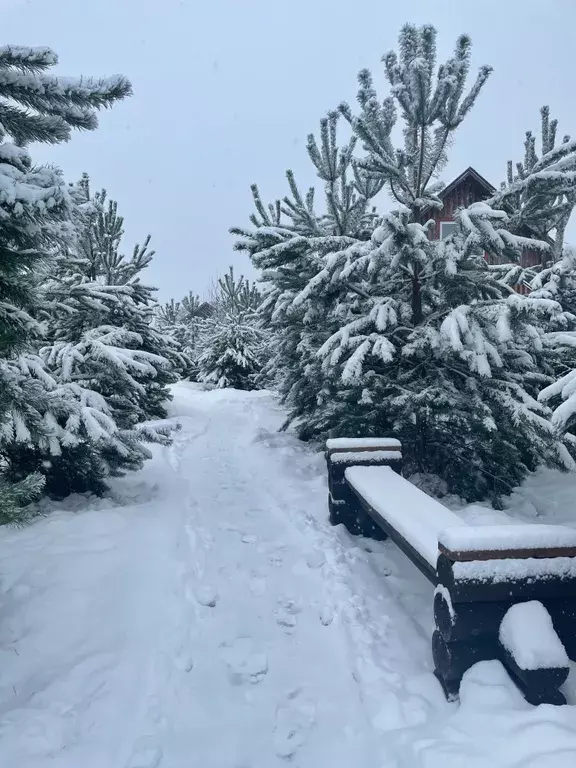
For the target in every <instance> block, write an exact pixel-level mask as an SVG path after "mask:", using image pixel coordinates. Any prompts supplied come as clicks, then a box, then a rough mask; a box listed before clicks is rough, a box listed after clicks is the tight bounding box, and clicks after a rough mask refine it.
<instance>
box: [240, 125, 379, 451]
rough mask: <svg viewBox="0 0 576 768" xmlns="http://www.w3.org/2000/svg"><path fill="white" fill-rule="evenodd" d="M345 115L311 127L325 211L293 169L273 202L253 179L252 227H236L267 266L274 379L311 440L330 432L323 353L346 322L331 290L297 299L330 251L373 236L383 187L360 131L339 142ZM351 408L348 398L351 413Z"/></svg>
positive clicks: (266, 309) (265, 305) (264, 308)
mask: <svg viewBox="0 0 576 768" xmlns="http://www.w3.org/2000/svg"><path fill="white" fill-rule="evenodd" d="M339 118H340V116H339V114H338V113H337V112H331V113H329V115H328V116H327V117H326V118H324V119H322V120H321V121H320V134H319V138H318V139H317V138H316V137H315V136H314V135H313V134H310V135H309V136H308V142H307V149H308V155H309V157H310V159H311V161H312V163H313V164H314V167H315V169H316V172H317V175H318V177H319V179H320V180H321V181H322V183H323V185H324V198H323V199H324V207H325V212H324V213H320V212H317V210H316V205H315V197H316V196H315V190H314V188H310V189H309V190H308V192H307V193H306V195H303V194H302V193H301V191H300V189H299V187H298V185H297V183H296V179H295V177H294V174H293V173H292V171H287V173H286V176H287V180H288V186H289V190H290V194H289V195H287V196H285V197H284V198H283V199H282V200H277V201H276V202H275V203H274V204H270V205H268V206H266V205H264V203H263V202H262V199H261V197H260V192H259V190H258V187H257V186H256V185H253V186H252V194H253V198H254V204H255V209H256V211H255V213H254V214H252V216H251V217H250V221H251V224H252V226H251V227H250V228H234V229H232V230H231V231H232V233H233V234H235V235H238V236H239V240H238V241H237V243H236V245H235V248H236V249H237V250H242V251H246V252H247V253H248V254H249V255H250V258H251V259H252V261H253V263H254V265H255V266H256V267H257V268H258V269H259V270H260V271H261V273H262V282H263V301H262V305H261V310H260V312H261V316H262V318H263V320H264V323H265V326H266V327H267V328H269V329H270V330H271V332H272V333H273V343H272V344H271V348H272V355H271V358H270V360H269V363H268V366H267V367H268V371H267V373H268V378H269V379H272V380H274V381H276V382H277V387H278V389H279V391H280V395H281V398H282V401H283V402H284V404H285V405H286V406H287V407H288V409H289V414H290V415H289V419H288V421H287V424H286V426H287V425H288V424H293V425H295V426H296V427H297V429H298V432H299V434H300V436H301V437H302V438H303V439H308V438H310V437H312V436H314V435H315V434H320V433H322V432H323V431H324V415H325V413H326V410H325V409H324V407H323V403H325V402H330V403H332V404H334V402H335V401H334V397H333V392H332V382H330V381H329V380H327V379H326V377H325V376H324V375H323V373H322V368H321V361H320V359H319V358H318V356H317V354H316V353H317V350H318V349H319V347H320V346H322V344H323V343H324V342H325V341H326V339H327V338H329V336H330V335H331V333H332V332H333V331H335V330H336V329H337V328H338V327H339V325H338V319H337V318H334V317H330V316H329V307H330V302H331V296H330V295H328V294H326V295H324V296H322V297H321V298H319V300H317V301H315V302H310V303H308V304H307V305H306V306H303V305H295V304H294V301H293V300H294V298H295V297H296V296H297V295H299V293H300V292H301V291H302V290H303V289H304V287H305V286H306V285H307V284H308V283H309V281H310V280H311V279H312V278H313V277H314V276H315V275H316V274H317V273H318V271H319V270H320V269H321V268H322V266H323V265H324V262H325V257H326V254H328V253H330V252H332V251H337V250H339V249H342V248H346V247H348V246H350V245H352V244H353V243H355V242H356V241H357V240H365V239H367V238H368V237H369V236H370V232H371V229H372V226H371V224H372V220H373V216H374V212H373V209H371V207H370V201H371V200H372V198H374V197H375V196H376V195H377V194H378V193H379V192H380V191H381V190H382V186H383V185H382V182H381V181H380V180H379V179H376V178H372V177H370V176H369V175H368V174H367V173H366V172H365V171H364V170H363V169H362V168H361V167H360V166H359V164H358V163H357V161H356V160H355V159H354V157H353V151H354V147H355V145H356V138H355V137H352V139H350V141H349V142H348V143H347V144H344V145H343V146H339V144H338V139H337V129H338V122H339ZM337 290H338V289H337ZM354 295H356V296H357V294H354V293H351V298H353V296H354ZM339 390H340V394H341V396H342V400H341V402H342V403H343V404H344V401H345V400H346V397H345V393H344V391H343V389H342V387H341V386H340V387H339ZM354 390H355V388H354V387H351V388H350V392H348V393H347V395H346V396H347V397H348V399H351V400H352V401H353V402H354V403H356V404H357V402H358V396H359V393H358V392H356V391H354ZM347 413H348V408H347V407H346V406H345V405H343V408H342V415H343V417H345V414H347Z"/></svg>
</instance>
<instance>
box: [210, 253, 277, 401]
mask: <svg viewBox="0 0 576 768" xmlns="http://www.w3.org/2000/svg"><path fill="white" fill-rule="evenodd" d="M259 303H260V294H259V293H258V291H257V289H256V287H255V286H254V285H251V284H250V283H249V282H248V281H247V280H245V279H244V277H242V276H240V278H239V279H238V280H236V279H235V277H234V271H233V268H232V267H230V271H229V272H228V274H226V275H225V276H224V278H223V279H221V280H219V281H218V293H217V296H216V305H215V307H214V312H213V314H212V315H211V316H210V317H208V318H206V319H205V320H204V321H203V322H202V324H201V329H200V342H199V344H200V348H201V350H202V351H201V353H200V356H199V357H198V378H199V380H200V381H202V382H205V383H206V384H212V385H214V386H215V387H217V388H225V387H231V388H234V389H256V388H257V379H258V375H259V373H260V372H261V370H262V367H263V365H264V363H265V359H266V355H267V348H266V341H267V337H266V334H265V332H264V331H263V329H262V328H261V323H260V320H259V317H258V314H257V310H258V305H259Z"/></svg>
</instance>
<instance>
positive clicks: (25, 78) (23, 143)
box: [0, 45, 131, 521]
mask: <svg viewBox="0 0 576 768" xmlns="http://www.w3.org/2000/svg"><path fill="white" fill-rule="evenodd" d="M56 63H57V56H56V54H55V53H54V52H53V51H51V50H50V49H48V48H27V47H21V46H13V45H11V46H2V47H0V189H1V190H2V191H1V194H0V212H1V214H2V215H1V216H0V508H1V509H2V514H3V520H4V521H7V520H11V521H15V520H17V519H19V518H20V519H22V518H23V517H24V516H25V515H26V514H27V513H26V510H25V507H26V505H27V503H28V501H30V500H32V499H33V498H34V497H35V496H37V494H38V493H39V492H40V490H41V488H42V484H43V478H42V476H41V475H39V474H31V475H29V476H26V467H19V466H18V464H17V461H15V454H17V453H18V452H19V451H20V450H21V449H23V448H25V447H34V446H39V445H42V446H44V448H45V449H46V450H50V451H51V452H52V453H57V452H58V451H59V450H60V449H61V446H62V443H63V442H64V441H65V440H67V439H72V438H73V433H74V429H75V426H77V424H78V423H79V421H81V419H82V416H86V415H87V411H86V410H85V409H84V407H83V405H82V403H81V402H80V401H79V400H78V399H77V398H75V396H73V395H72V394H71V392H70V391H68V390H63V389H62V388H59V387H58V386H57V383H56V382H55V381H54V379H53V378H52V377H50V375H49V374H48V373H47V372H46V370H45V369H44V366H43V365H42V362H41V360H40V359H39V358H38V357H37V356H35V355H34V354H32V353H31V352H32V350H33V348H34V347H35V345H36V344H37V341H36V340H37V339H38V337H39V335H40V333H41V330H42V327H41V325H40V323H39V322H38V319H37V318H36V314H37V312H36V310H37V309H38V301H39V299H38V283H39V275H41V274H42V271H43V267H44V265H45V264H46V262H47V261H48V260H49V259H50V257H51V255H52V253H53V251H54V249H55V248H56V246H57V245H58V244H59V243H61V242H62V241H63V240H64V239H65V238H66V237H67V236H68V235H69V220H70V217H71V214H72V210H73V201H72V199H71V196H70V194H69V191H68V189H67V187H66V185H65V184H64V182H63V180H62V176H61V173H60V172H59V171H58V170H57V169H55V168H51V167H43V166H39V167H37V166H34V165H33V163H32V160H31V158H30V155H29V153H28V151H27V145H29V144H30V143H32V142H34V141H42V142H47V143H58V142H61V141H67V140H68V139H69V137H70V134H71V130H72V129H73V128H79V129H85V130H92V129H94V128H95V127H96V126H97V119H96V111H97V110H99V109H101V108H103V107H109V106H111V105H112V104H113V103H114V102H115V101H118V100H120V99H122V98H124V97H125V96H128V95H129V94H130V92H131V86H130V83H129V82H128V81H127V80H126V79H125V78H123V77H114V78H110V79H108V80H93V79H77V80H74V79H71V78H61V77H56V76H53V75H50V74H48V73H47V70H49V69H50V68H51V67H52V66H54V65H55V64H56ZM70 420H72V421H73V422H74V424H71V423H70ZM18 478H20V479H19V482H15V481H18ZM7 482H9V483H10V485H7Z"/></svg>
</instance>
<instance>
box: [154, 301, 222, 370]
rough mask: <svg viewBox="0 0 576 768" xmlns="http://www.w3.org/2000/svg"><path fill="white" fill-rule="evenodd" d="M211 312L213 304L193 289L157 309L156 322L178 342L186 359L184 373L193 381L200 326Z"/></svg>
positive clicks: (161, 329) (162, 330) (180, 350)
mask: <svg viewBox="0 0 576 768" xmlns="http://www.w3.org/2000/svg"><path fill="white" fill-rule="evenodd" d="M211 313H212V307H211V305H209V304H208V303H207V302H205V301H202V300H201V299H200V297H199V296H198V295H196V294H194V293H192V291H190V292H189V293H188V294H187V295H186V296H184V298H183V299H182V301H175V300H174V299H171V300H170V301H169V302H166V303H165V304H163V305H162V306H160V307H158V309H157V313H156V324H157V326H158V328H159V330H160V331H161V332H162V333H164V334H167V335H168V336H170V337H171V338H173V339H174V341H175V342H176V345H177V349H178V351H179V352H180V354H181V355H182V356H183V357H184V359H185V368H184V370H183V373H182V375H183V376H184V377H185V378H187V379H190V380H191V381H196V380H197V377H198V366H197V357H198V355H199V349H198V341H199V334H200V326H201V323H202V320H205V319H206V317H208V316H209V315H210V314H211Z"/></svg>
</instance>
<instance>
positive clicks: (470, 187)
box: [422, 178, 540, 295]
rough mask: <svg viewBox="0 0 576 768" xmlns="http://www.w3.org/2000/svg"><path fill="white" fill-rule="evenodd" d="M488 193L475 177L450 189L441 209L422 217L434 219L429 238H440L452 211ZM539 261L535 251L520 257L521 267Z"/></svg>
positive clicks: (522, 289)
mask: <svg viewBox="0 0 576 768" xmlns="http://www.w3.org/2000/svg"><path fill="white" fill-rule="evenodd" d="M488 197H489V194H488V193H487V192H486V189H485V188H484V187H483V186H481V185H480V184H479V183H478V182H477V181H476V180H475V179H473V178H467V179H464V180H463V181H462V183H460V184H458V186H456V187H455V188H454V189H452V190H451V191H450V192H449V193H448V194H447V195H446V197H445V199H444V207H443V208H442V210H440V211H438V210H435V211H430V212H428V213H427V214H426V215H425V216H424V217H423V219H422V223H423V224H424V223H425V222H426V221H429V220H430V219H433V220H434V228H433V229H432V230H431V233H430V238H431V239H432V240H439V239H440V225H441V223H442V222H443V221H445V222H450V221H454V213H455V211H456V210H457V209H458V208H464V207H467V206H468V205H471V204H472V203H478V202H480V201H482V200H486V198H488ZM484 258H485V259H486V261H488V263H491V264H494V263H496V262H495V261H494V259H492V258H490V257H489V256H488V254H485V255H484ZM539 263H540V254H539V253H538V252H537V251H532V250H525V251H524V252H523V253H522V256H521V257H520V264H521V266H522V267H534V266H536V265H538V264H539ZM514 290H515V291H516V292H517V293H520V294H522V295H526V294H528V293H529V292H530V289H529V288H527V287H526V286H524V285H516V286H514Z"/></svg>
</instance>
